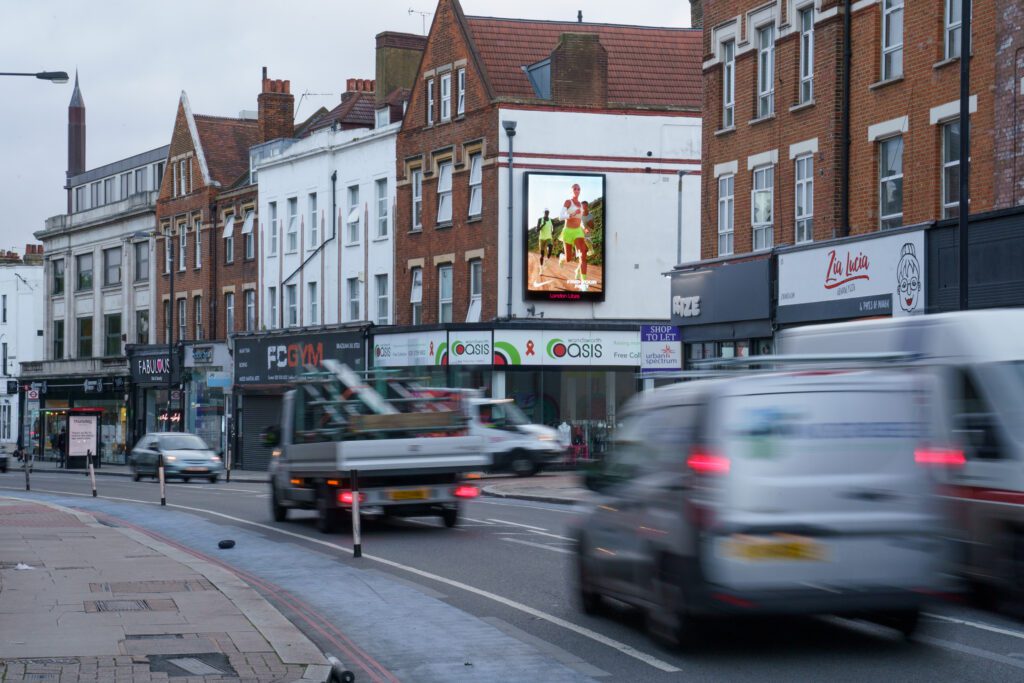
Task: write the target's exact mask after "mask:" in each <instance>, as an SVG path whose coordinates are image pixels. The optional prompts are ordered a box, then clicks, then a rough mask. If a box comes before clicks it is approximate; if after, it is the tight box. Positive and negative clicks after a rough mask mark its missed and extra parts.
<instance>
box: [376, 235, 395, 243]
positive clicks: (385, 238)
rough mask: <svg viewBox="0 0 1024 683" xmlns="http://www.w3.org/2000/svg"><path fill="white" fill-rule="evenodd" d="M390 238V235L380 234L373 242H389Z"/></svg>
mask: <svg viewBox="0 0 1024 683" xmlns="http://www.w3.org/2000/svg"><path fill="white" fill-rule="evenodd" d="M389 239H391V236H390V235H378V236H377V237H374V238H373V240H372V241H373V242H387V241H388V240H389Z"/></svg>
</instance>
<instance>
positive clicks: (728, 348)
mask: <svg viewBox="0 0 1024 683" xmlns="http://www.w3.org/2000/svg"><path fill="white" fill-rule="evenodd" d="M771 266H772V261H771V258H770V257H764V258H759V259H754V260H750V261H740V262H726V263H717V264H695V265H694V266H691V267H686V268H679V269H677V270H674V271H672V273H671V278H672V324H673V325H675V326H677V327H678V328H679V332H680V336H681V338H682V341H683V347H684V353H685V357H686V361H687V363H689V362H690V361H696V360H703V359H707V358H733V357H743V356H750V355H764V354H768V353H771V352H772V347H773V343H772V335H773V328H772V268H771Z"/></svg>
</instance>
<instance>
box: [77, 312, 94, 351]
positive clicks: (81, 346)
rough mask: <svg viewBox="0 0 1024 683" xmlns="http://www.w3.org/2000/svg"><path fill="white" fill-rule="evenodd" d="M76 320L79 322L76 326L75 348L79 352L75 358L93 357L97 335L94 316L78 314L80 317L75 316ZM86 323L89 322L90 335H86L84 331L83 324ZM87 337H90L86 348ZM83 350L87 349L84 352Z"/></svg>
mask: <svg viewBox="0 0 1024 683" xmlns="http://www.w3.org/2000/svg"><path fill="white" fill-rule="evenodd" d="M75 322H76V323H77V325H76V326H75V332H76V334H75V339H76V345H75V350H76V351H77V354H76V356H75V358H92V357H93V348H94V340H93V337H94V336H95V335H94V332H95V330H94V329H93V323H94V321H93V319H92V316H91V315H83V316H78V317H76V318H75ZM85 323H88V326H89V334H88V336H86V335H84V334H83V331H82V327H83V325H84V324H85ZM86 339H88V347H87V348H85V346H86V344H85V340H86ZM83 351H85V353H83Z"/></svg>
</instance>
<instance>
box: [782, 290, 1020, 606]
mask: <svg viewBox="0 0 1024 683" xmlns="http://www.w3.org/2000/svg"><path fill="white" fill-rule="evenodd" d="M777 340H778V345H779V349H780V352H781V353H785V354H821V353H825V354H831V353H849V352H907V353H911V354H916V355H917V358H916V359H915V360H914V361H913V363H914V364H915V365H917V366H919V368H920V369H921V370H923V371H925V372H926V373H927V374H930V375H933V376H934V378H935V379H936V380H937V390H938V392H939V393H938V394H937V395H938V396H939V397H940V398H941V401H942V408H943V412H944V413H945V417H946V419H947V420H948V421H949V422H950V424H951V426H952V430H953V434H954V438H955V443H956V445H957V447H958V448H960V449H961V450H962V452H963V455H964V463H963V466H962V467H954V468H945V469H944V471H943V472H942V477H943V480H944V482H945V483H946V484H947V490H946V495H947V496H948V500H949V502H950V504H951V506H952V508H953V519H954V521H955V523H956V525H957V535H958V540H959V541H960V544H959V548H958V553H957V558H958V560H959V561H960V563H961V571H962V572H963V573H964V574H965V575H966V576H967V578H968V579H970V580H971V581H972V583H980V584H983V585H985V586H986V587H988V588H995V589H997V590H998V591H1001V592H1002V593H1004V594H1013V593H1016V594H1017V595H1018V596H1020V595H1024V310H1020V309H992V310H981V311H968V312H963V313H946V314H937V315H927V316H914V317H904V318H890V319H882V320H867V321H858V322H848V323H837V324H830V325H816V326H811V327H801V328H795V329H791V330H786V331H784V332H781V333H780V334H779V335H778V337H777Z"/></svg>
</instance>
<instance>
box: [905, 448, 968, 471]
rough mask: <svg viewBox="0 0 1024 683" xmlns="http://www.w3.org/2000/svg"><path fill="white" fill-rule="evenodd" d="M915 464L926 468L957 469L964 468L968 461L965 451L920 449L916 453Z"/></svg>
mask: <svg viewBox="0 0 1024 683" xmlns="http://www.w3.org/2000/svg"><path fill="white" fill-rule="evenodd" d="M914 462H916V463H917V464H918V465H922V466H924V467H939V468H948V469H957V468H960V467H963V466H964V465H965V464H966V462H967V459H966V458H964V452H963V451H961V450H957V449H955V448H918V449H917V450H915V451H914Z"/></svg>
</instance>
